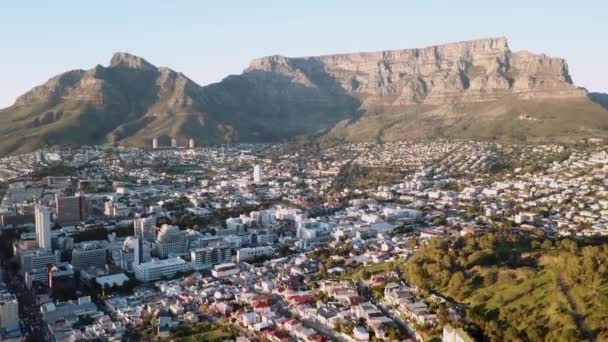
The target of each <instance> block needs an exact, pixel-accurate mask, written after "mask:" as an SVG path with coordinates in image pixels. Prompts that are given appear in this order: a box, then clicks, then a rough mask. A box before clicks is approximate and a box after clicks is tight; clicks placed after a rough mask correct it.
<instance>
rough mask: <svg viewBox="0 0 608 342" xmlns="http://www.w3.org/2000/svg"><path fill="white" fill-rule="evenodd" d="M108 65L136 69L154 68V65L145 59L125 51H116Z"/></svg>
mask: <svg viewBox="0 0 608 342" xmlns="http://www.w3.org/2000/svg"><path fill="white" fill-rule="evenodd" d="M110 67H122V68H130V69H138V70H154V69H156V67H155V66H154V65H152V64H151V63H150V62H148V61H146V60H145V59H143V58H141V57H138V56H135V55H132V54H130V53H127V52H117V53H115V54H114V55H113V56H112V59H111V60H110Z"/></svg>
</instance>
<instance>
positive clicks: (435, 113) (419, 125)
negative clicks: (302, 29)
mask: <svg viewBox="0 0 608 342" xmlns="http://www.w3.org/2000/svg"><path fill="white" fill-rule="evenodd" d="M522 114H524V115H527V116H528V117H529V118H530V120H525V119H520V115H522ZM329 136H330V137H332V138H338V139H342V140H349V141H374V140H380V141H393V140H403V139H408V138H437V137H440V138H463V139H473V140H478V139H479V140H499V141H508V142H514V141H518V142H521V141H526V140H527V141H530V142H536V141H543V140H544V141H546V140H549V141H553V140H560V141H563V142H572V141H576V140H578V139H581V138H588V137H603V138H606V137H608V110H606V109H604V108H602V107H601V106H600V105H599V104H597V103H594V102H592V101H591V100H589V99H587V98H580V99H571V100H549V99H547V100H541V101H530V100H521V99H517V98H505V99H501V100H499V101H491V102H480V103H464V104H462V103H461V104H452V105H445V106H434V107H431V106H415V107H406V108H400V109H389V110H381V109H377V108H376V109H372V110H368V112H367V113H366V114H365V115H363V116H362V117H361V118H360V119H359V120H357V121H355V122H352V123H350V124H341V125H338V126H336V127H335V128H334V129H333V130H332V131H331V132H330V134H329Z"/></svg>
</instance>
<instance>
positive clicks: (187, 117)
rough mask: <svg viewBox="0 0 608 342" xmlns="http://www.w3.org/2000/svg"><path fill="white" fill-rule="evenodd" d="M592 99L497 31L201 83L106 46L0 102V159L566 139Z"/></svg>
mask: <svg viewBox="0 0 608 342" xmlns="http://www.w3.org/2000/svg"><path fill="white" fill-rule="evenodd" d="M602 99H603V98H602V97H601V96H599V95H594V94H589V95H588V94H587V92H586V91H585V90H584V89H581V88H577V87H576V86H575V85H574V84H573V82H572V79H571V77H570V75H569V73H568V66H567V64H566V62H565V61H564V60H563V59H560V58H552V57H548V56H545V55H536V54H532V53H529V52H525V51H524V52H512V51H511V50H510V49H509V47H508V44H507V40H506V39H505V38H490V39H480V40H473V41H466V42H459V43H451V44H445V45H440V46H434V47H428V48H423V49H406V50H394V51H382V52H371V53H351V54H339V55H328V56H319V57H301V58H288V57H283V56H269V57H263V58H259V59H255V60H253V61H252V62H251V64H250V66H249V67H248V68H247V69H246V70H245V71H244V72H243V73H242V74H240V75H232V76H228V77H226V78H225V79H224V80H222V81H221V82H218V83H215V84H211V85H208V86H205V87H201V86H199V85H198V84H196V83H195V82H193V81H191V80H190V79H188V78H187V77H186V76H185V75H183V74H181V73H178V72H175V71H173V70H171V69H168V68H165V67H160V68H158V67H156V66H154V65H152V64H151V63H149V62H147V61H146V60H144V59H143V58H140V57H136V56H133V55H130V54H127V53H117V54H115V55H114V56H113V57H112V59H111V61H110V64H109V65H108V66H107V67H104V66H100V65H98V66H96V67H94V68H92V69H90V70H73V71H68V72H66V73H63V74H61V75H58V76H55V77H53V78H51V79H50V80H49V81H47V82H46V83H45V84H43V85H40V86H38V87H35V88H33V89H32V90H31V91H29V92H27V93H26V94H24V95H22V96H21V97H19V98H18V99H17V100H16V101H15V104H14V105H13V106H11V107H9V108H5V109H3V110H0V134H2V137H3V138H4V139H2V141H0V154H7V153H21V152H27V151H31V150H33V149H35V148H38V147H40V146H44V145H56V144H67V143H74V144H101V143H117V144H124V145H138V146H149V145H150V143H151V140H152V139H153V138H160V139H161V144H162V143H165V144H167V142H168V140H169V139H170V137H175V138H177V139H178V142H179V143H180V144H185V142H186V141H187V139H194V140H195V141H197V142H198V143H224V142H234V141H243V142H270V141H281V140H286V139H292V138H294V137H297V136H302V135H317V136H323V137H324V138H325V139H330V140H335V139H337V140H347V141H368V140H380V141H387V140H398V139H407V138H434V137H449V138H467V139H493V140H498V141H546V140H550V141H556V140H559V141H573V140H576V139H579V138H586V137H605V136H606V135H607V132H608V111H607V110H606V109H605V108H603V107H602V106H601V105H600V104H598V103H605V102H602ZM592 100H593V101H592ZM594 101H595V102H594ZM596 102H598V103H596Z"/></svg>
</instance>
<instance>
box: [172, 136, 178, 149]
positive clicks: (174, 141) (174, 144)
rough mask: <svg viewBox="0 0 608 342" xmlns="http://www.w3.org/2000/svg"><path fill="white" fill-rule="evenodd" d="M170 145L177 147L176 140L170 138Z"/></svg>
mask: <svg viewBox="0 0 608 342" xmlns="http://www.w3.org/2000/svg"><path fill="white" fill-rule="evenodd" d="M171 147H172V148H176V147H177V140H175V138H172V139H171Z"/></svg>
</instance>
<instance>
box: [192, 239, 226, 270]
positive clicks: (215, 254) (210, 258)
mask: <svg viewBox="0 0 608 342" xmlns="http://www.w3.org/2000/svg"><path fill="white" fill-rule="evenodd" d="M231 259H232V248H231V247H230V246H229V245H228V244H224V245H219V246H208V247H201V248H197V249H195V250H193V251H191V252H190V260H191V263H192V268H193V269H195V270H203V269H211V267H213V265H217V264H222V263H225V262H228V261H230V260H231Z"/></svg>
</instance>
